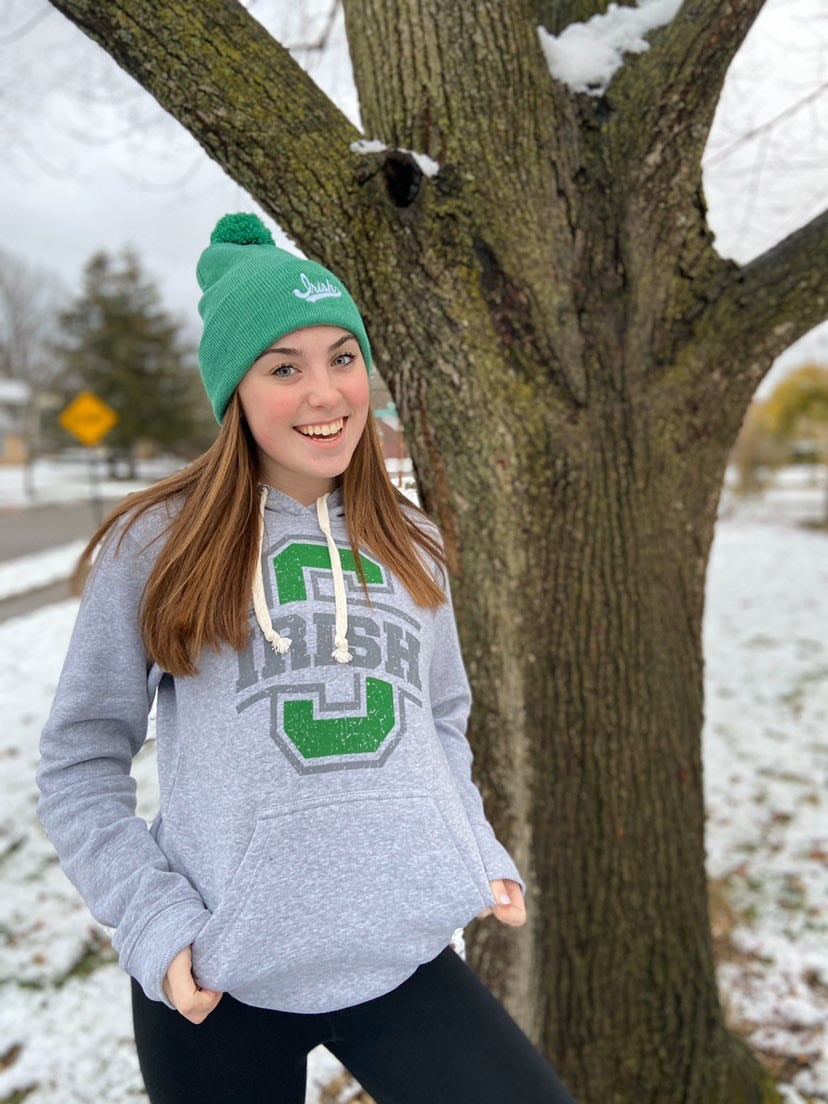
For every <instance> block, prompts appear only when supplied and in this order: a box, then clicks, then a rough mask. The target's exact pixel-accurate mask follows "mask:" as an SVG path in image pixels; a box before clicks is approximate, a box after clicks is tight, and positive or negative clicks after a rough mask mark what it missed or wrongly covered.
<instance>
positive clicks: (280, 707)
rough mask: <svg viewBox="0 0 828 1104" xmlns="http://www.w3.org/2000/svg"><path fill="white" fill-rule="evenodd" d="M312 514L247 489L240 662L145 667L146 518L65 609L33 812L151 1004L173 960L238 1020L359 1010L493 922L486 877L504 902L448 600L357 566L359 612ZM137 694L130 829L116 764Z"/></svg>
mask: <svg viewBox="0 0 828 1104" xmlns="http://www.w3.org/2000/svg"><path fill="white" fill-rule="evenodd" d="M326 498H327V502H326V501H325V497H323V499H322V500H320V502H317V504H316V505H315V506H309V507H306V506H303V505H302V504H301V503H299V502H297V501H296V500H294V499H292V498H290V497H289V496H288V495H285V494H283V493H281V492H280V491H277V490H274V489H273V488H263V489H262V501H261V507H262V519H263V522H262V556H261V561H260V567H261V572H260V574H258V573H257V575H258V578H257V591H258V594H256V593H254V602H253V603H252V604H251V632H250V638H249V641H248V644H247V646H246V648H245V649H244V650H243V651H241V652H236V651H235V650H234V649H232V648H230V647H229V646H222V647H221V648H220V649H219V650H218V651H214V650H212V649H210V648H205V649H204V650H203V652H202V654H201V655H200V657H199V659H198V674H197V675H195V676H193V677H173V676H171V675H169V674H168V673H166V672H164V671H163V670H161V669H160V668H159V667H158V666H157V665H156V664H154V663H152V662H151V661H150V660H149V659H148V657H147V655H146V652H145V650H144V647H143V644H142V641H141V635H140V631H139V622H138V609H139V603H140V600H141V595H142V592H143V588H144V585H145V583H146V580H147V578H148V576H149V573H150V570H151V568H152V564H153V562H154V559H155V557H156V556H157V553H158V549H159V546H160V545H161V543H162V540H163V532H164V529H165V527H166V525H167V524H168V522H169V515H168V514H167V508H166V507H164V506H162V507H158V508H154V509H153V510H151V511H149V512H148V513H147V514H145V515H144V517H142V518H141V519H140V520H139V521H138V522H137V523H136V524H135V525H134V526H133V527H132V528H131V529H130V530H129V531H128V532H127V533H126V535H125V537H124V539H123V543H122V545H121V546H120V550H119V551H118V550H117V540H115V539H110V540H109V541H108V542H106V544H105V546H104V548H103V549H102V551H101V553H100V555H99V557H98V560H97V562H96V566H95V569H94V571H93V573H92V575H91V578H90V580H89V582H88V584H87V587H86V591H85V593H84V596H83V599H82V601H81V605H80V609H79V611H78V617H77V622H76V624H75V628H74V632H73V634H72V639H71V642H70V645H69V652H68V655H67V657H66V661H65V664H64V667H63V672H62V674H61V678H60V682H59V685H58V689H57V693H56V695H55V700H54V704H53V706H52V711H51V714H50V716H49V720H48V722H47V724H46V727H45V729H44V731H43V735H42V738H41V745H40V752H41V759H40V764H39V766H38V770H37V782H38V786H39V788H40V793H41V796H40V799H39V801H38V807H37V809H38V815H39V817H40V819H41V820H42V822H43V824H44V826H45V827H46V830H47V832H48V834H49V837H50V839H51V840H52V842H53V844H54V846H55V848H56V850H57V852H58V855H59V857H60V861H61V865H62V867H63V869H64V870H65V872H66V874H67V875H68V876H69V878H70V879H71V880H72V882H73V883H74V885H75V886H76V887H77V889H78V890H79V892H80V893H81V895H82V896H83V898H84V899H85V901H86V902H87V904H88V905H89V908H90V910H91V911H92V913H93V914H94V916H95V917H96V919H97V920H99V921H100V922H101V923H102V924H105V925H108V926H110V927H112V928H114V929H115V930H114V934H113V939H112V942H113V946H114V947H115V949H116V950H117V951H118V954H119V956H120V961H121V963H122V965H123V967H124V969H125V970H126V971H127V972H128V973H130V974H131V975H132V976H133V977H135V978H137V980H138V981H139V982H140V984H141V986H142V988H143V990H144V992H145V993H146V994H147V996H148V997H150V998H152V999H154V1000H159V1001H163V1002H164V1003H165V1004H168V1005H169V1002H168V1001H167V1000H166V998H165V996H164V994H163V992H162V982H163V979H164V975H165V973H166V971H167V968H168V966H169V964H170V962H171V960H172V959H173V958H174V956H175V955H176V954H177V953H178V952H179V951H180V950H182V949H183V948H184V947H187V946H190V945H192V953H193V972H194V975H195V977H196V980H197V981H198V983H199V984H200V985H201V986H203V987H204V988H209V989H215V990H219V991H222V992H228V993H230V994H232V995H233V996H234V997H236V998H237V999H238V1000H241V1001H244V1002H246V1003H247V1004H252V1005H256V1006H259V1007H263V1008H273V1009H283V1010H285V1011H291V1012H325V1011H333V1010H335V1009H337V1008H343V1007H346V1006H348V1005H352V1004H357V1003H359V1002H361V1001H365V1000H369V999H371V998H372V997H376V996H379V995H381V994H383V993H386V992H388V991H389V990H391V989H393V988H395V987H396V986H397V985H400V984H401V983H402V982H403V981H404V980H405V979H406V978H407V977H409V976H410V975H411V974H412V973H413V972H414V970H415V969H416V968H417V966H418V965H419V964H420V963H423V962H426V961H429V960H430V959H431V958H433V957H434V956H435V955H437V954H438V953H439V952H440V951H441V950H442V949H443V948H444V947H445V946H446V945H447V944H448V942H449V940H450V938H451V935H452V932H453V931H454V930H455V929H456V928H459V927H462V926H464V925H465V924H467V923H468V922H469V921H470V920H472V919H473V918H474V917H475V916H476V914H477V913H479V912H480V911H481V910H482V909H484V908H486V907H489V906H492V905H494V904H495V903H496V902H495V900H494V897H493V895H492V892H491V889H490V886H489V881H490V880H492V879H495V878H511V879H514V880H515V881H516V882H518V883H519V884H520V886H521V888H522V889H523V890H524V891H525V884H524V882H523V880H522V878H521V877H520V874H519V873H518V870H517V868H516V867H515V864H514V862H513V861H512V859H511V857H510V856H509V854H508V852H507V851H506V850H505V849H504V847H503V846H502V845H501V844H500V843H499V842H498V841H497V839H496V838H495V835H494V833H493V831H492V828H491V826H490V825H489V823H488V821H487V819H486V815H485V812H484V809H483V804H482V801H481V798H480V794H479V792H478V790H477V788H476V787H475V785H474V783H473V782H472V779H471V762H472V753H471V749H470V747H469V744H468V741H467V740H466V737H465V728H466V721H467V717H468V712H469V707H470V695H469V686H468V681H467V678H466V673H465V670H464V667H463V661H462V657H461V654H460V648H459V643H458V638H457V630H456V627H455V623H454V615H453V611H452V607H451V601H450V592H449V590H448V582H447V580H446V581H445V582H444V584H443V585H444V586H445V589H446V593H447V594H448V596H449V602H448V603H447V604H443V605H441V606H440V607H439V608H438V609H436V610H426V609H423V608H421V607H418V606H417V605H416V604H415V603H414V602H413V600H412V598H411V596H410V595H409V593H408V591H407V590H406V589H405V587H404V586H403V585H402V583H401V582H400V581H399V580H398V579H397V578H395V577H394V576H392V575H391V573H390V572H389V571H388V570H387V569H386V568H385V567H384V566H383V565H382V564H380V563H378V562H377V560H376V558H375V557H372V556H370V555H363V556H362V565H363V570H364V572H365V575H366V579H367V581H368V590H369V593H370V595H371V605H370V606H369V605H368V603H367V602H366V600H365V595H364V592H363V590H362V586H361V583H360V582H359V579H358V577H357V575H356V573H355V571H354V567H355V565H354V560H353V555H352V552H351V549H350V545H349V542H348V537H347V532H346V527H345V518H344V512H343V508H342V494H341V490H340V489H337V490H336V491H334V492H333V493H332V494H331V495H329V496H326ZM326 505H327V507H328V510H325V506H326ZM326 515H329V518H330V521H329V536H327V537H326V536H325V534H324V533H323V532H321V530H320V526H321V525H322V523H323V521H325V523H326V524H327V516H326ZM418 517H419V515H418ZM117 536H120V530H119V531H118V533H117ZM158 537H161V538H162V540H157V539H154V538H158ZM331 548H334V549H335V550H336V552H337V553H338V555H337V556H335V557H334V558H333V559H332V557H331V554H330V549H331ZM337 559H338V561H339V562H338V563H337V564H336V567H335V568H332V564H333V563H334V561H335V560H337ZM431 567H432V569H433V571H434V574H435V578H437V579H438V580H441V575H440V574H439V572H438V569H437V567H436V565H434V564H433V563H432V564H431ZM337 591H338V592H339V593H338V594H337ZM334 653H336V655H337V658H334ZM156 695H157V727H156V732H157V758H158V776H159V787H160V809H159V812H158V815H157V816H156V817H155V819H154V821H153V823H152V825H151V826H150V827H149V829H148V828H147V824H146V822H145V821H144V820H142V819H141V818H140V817H137V816H136V815H135V783H134V780H133V779H132V778H131V777H130V766H131V761H132V758H133V756H134V755H135V754H136V753H137V752H138V750H139V749H140V747H141V746H142V744H143V743H144V740H145V739H146V733H147V714H148V712H149V709H150V707H151V705H152V702H153V700H154V699H155V698H156ZM170 1007H171V1006H170Z"/></svg>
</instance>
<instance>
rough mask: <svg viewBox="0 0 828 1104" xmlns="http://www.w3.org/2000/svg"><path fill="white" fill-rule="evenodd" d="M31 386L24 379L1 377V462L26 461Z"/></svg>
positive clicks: (21, 462) (14, 462) (20, 462)
mask: <svg viewBox="0 0 828 1104" xmlns="http://www.w3.org/2000/svg"><path fill="white" fill-rule="evenodd" d="M31 393H32V392H31V388H30V387H29V385H28V383H26V382H25V381H24V380H14V379H0V463H2V464H23V463H25V461H26V412H27V410H28V407H29V401H30V399H31Z"/></svg>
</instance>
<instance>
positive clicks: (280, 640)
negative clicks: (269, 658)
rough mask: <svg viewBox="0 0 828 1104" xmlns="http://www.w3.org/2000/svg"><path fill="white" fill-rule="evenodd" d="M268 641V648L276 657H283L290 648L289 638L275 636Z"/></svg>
mask: <svg viewBox="0 0 828 1104" xmlns="http://www.w3.org/2000/svg"><path fill="white" fill-rule="evenodd" d="M268 639H269V640H270V646H271V648H272V649H273V651H274V652H276V654H277V655H284V654H285V652H286V651H287V650H288V648H289V647H290V643H291V642H290V638H289V637H287V636H276V635H275V634H274V635H273V636H271V637H268Z"/></svg>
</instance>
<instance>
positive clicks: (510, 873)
mask: <svg viewBox="0 0 828 1104" xmlns="http://www.w3.org/2000/svg"><path fill="white" fill-rule="evenodd" d="M481 854H482V856H483V865H484V866H485V868H486V877H487V878H488V879H489V881H490V882H493V881H495V880H496V879H498V878H500V879H503V878H509V879H511V881H513V882H517V883H518V885H519V886H520V891H521V893H522V894H523V895H524V897H525V896H526V883H525V882H524V880H523V878H521V876H520V872H519V870H518V868H517V867H516V866H515V864H514V862H513V861H512V856H511V855H510V854H509V852H508V851H507V850H506V848H505V847H504V846H503V844H502V843H500V842H499V841H498V840H497V839H495V838H494V837H492V839H491V840H489V841H488V842H487V843H486V844H485V845H484V846H483V847H482V848H481Z"/></svg>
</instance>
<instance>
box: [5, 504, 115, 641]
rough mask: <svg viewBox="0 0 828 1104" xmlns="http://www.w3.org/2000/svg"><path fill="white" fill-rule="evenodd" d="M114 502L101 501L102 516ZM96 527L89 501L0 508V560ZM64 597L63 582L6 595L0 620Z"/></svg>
mask: <svg viewBox="0 0 828 1104" xmlns="http://www.w3.org/2000/svg"><path fill="white" fill-rule="evenodd" d="M118 501H119V500H118V499H108V500H104V502H103V511H104V515H106V513H107V511H109V510H110V509H111V508H112V507H113V506H114V505H115V503H116V502H118ZM96 528H97V521H96V512H95V510H94V509H93V506H92V503H91V502H89V501H86V502H68V503H65V504H62V505H60V506H34V507H32V508H30V509H17V508H11V507H9V508H6V509H4V510H2V511H0V562H5V561H8V560H16V559H17V558H18V557H20V556H28V555H31V553H33V552H43V551H45V550H46V549H48V548H56V547H57V546H58V545H61V544H69V542H70V541H75V540H82V539H83V538H84V537H91V536H92V534H93V533H94V532H95V529H96ZM68 597H69V586H68V582H67V581H63V582H59V583H50V584H49V585H48V586H45V587H40V588H39V589H38V590H32V591H29V592H28V593H26V594H19V595H15V596H14V597H12V598H6V599H5V600H2V601H0V621H7V620H8V619H9V618H10V617H20V616H22V615H23V614H24V613H30V612H31V611H32V610H35V609H38V608H39V607H40V606H45V605H48V604H50V603H51V602H61V601H63V599H64V598H68Z"/></svg>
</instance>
